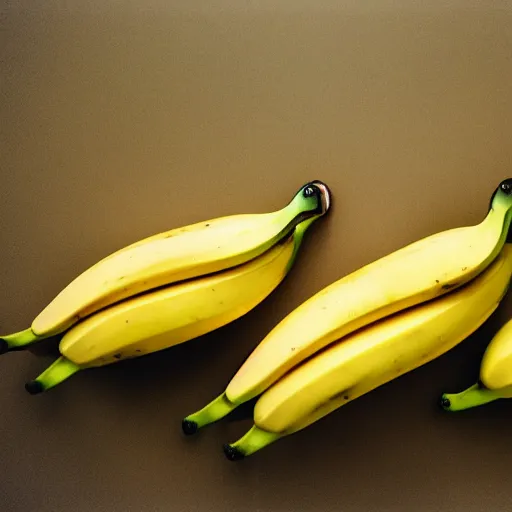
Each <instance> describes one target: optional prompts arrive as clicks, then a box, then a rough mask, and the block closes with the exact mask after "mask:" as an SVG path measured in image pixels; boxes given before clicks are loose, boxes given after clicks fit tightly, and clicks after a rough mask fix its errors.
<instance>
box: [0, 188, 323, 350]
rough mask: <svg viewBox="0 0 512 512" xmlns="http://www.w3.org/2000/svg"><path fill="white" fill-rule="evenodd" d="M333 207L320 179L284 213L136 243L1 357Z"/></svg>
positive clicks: (260, 245) (17, 336) (73, 288)
mask: <svg viewBox="0 0 512 512" xmlns="http://www.w3.org/2000/svg"><path fill="white" fill-rule="evenodd" d="M329 206H330V193H329V190H328V188H327V186H326V185H325V184H324V183H322V182H320V181H313V182H311V183H307V184H306V185H304V186H303V187H302V188H301V189H300V190H299V191H298V192H297V193H296V195H295V196H294V198H293V199H292V200H291V201H290V203H289V204H288V205H287V206H285V207H284V208H282V209H280V210H278V211H274V212H271V213H259V214H239V215H231V216H226V217H220V218H217V219H212V220H206V221H203V222H199V223H196V224H192V225H190V226H186V227H182V228H177V229H172V230H170V231H167V232H165V233H159V234H157V235H153V236H151V237H148V238H146V239H144V240H141V241H138V242H135V243H133V244H131V245H129V246H128V247H125V248H123V249H120V250H119V251H116V252H115V253H113V254H111V255H109V256H107V257H106V258H103V259H102V260H101V261H99V262H98V263H96V264H95V265H93V266H92V267H90V268H89V269H87V270H86V271H84V272H83V273H82V274H80V275H79V276H78V277H77V278H76V279H74V280H73V281H72V282H71V283H70V284H69V285H68V286H66V287H65V288H64V289H63V290H62V291H61V292H60V293H59V294H58V295H57V296H56V297H55V298H54V299H53V300H52V301H51V302H50V303H49V304H48V305H47V306H46V307H45V308H44V309H43V310H42V311H41V313H39V315H37V317H36V318H35V319H34V320H33V322H32V325H31V327H30V328H29V329H25V330H23V331H20V332H17V333H14V334H10V335H7V336H1V337H0V353H2V352H7V351H9V350H13V349H20V348H22V347H24V346H27V345H29V344H31V343H34V342H36V341H39V340H41V339H43V338H46V337H49V336H52V335H56V334H61V333H63V332H65V331H66V330H67V329H69V328H70V327H71V326H72V325H74V324H75V323H77V322H78V321H79V320H81V319H83V318H86V317H88V316H89V315H91V314H93V313H95V312H96V311H99V310H101V309H103V308H105V307H108V306H110V305H112V304H116V303H118V302H120V301H122V300H124V299H127V298H130V297H133V296H135V295H138V294H140V293H144V292H146V291H148V290H152V289H155V288H158V287H161V286H166V285H169V284H173V283H177V282H181V281H184V280H188V279H193V278H197V277H201V276H204V275H208V274H213V273H215V272H219V271H222V270H225V269H228V268H233V267H235V266H237V265H241V264H243V263H246V262H248V261H250V260H252V259H254V258H256V257H258V256H259V255H261V254H263V253H264V252H265V251H267V250H268V249H269V248H271V247H272V246H273V245H274V244H275V243H276V242H278V241H279V240H281V239H282V238H284V237H286V236H288V235H289V234H290V233H291V232H293V229H294V228H295V226H296V225H297V224H298V223H299V222H301V221H303V220H305V219H308V218H311V217H313V216H318V215H320V214H325V213H326V212H327V211H328V209H329Z"/></svg>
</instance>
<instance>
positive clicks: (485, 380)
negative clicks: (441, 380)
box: [440, 319, 512, 411]
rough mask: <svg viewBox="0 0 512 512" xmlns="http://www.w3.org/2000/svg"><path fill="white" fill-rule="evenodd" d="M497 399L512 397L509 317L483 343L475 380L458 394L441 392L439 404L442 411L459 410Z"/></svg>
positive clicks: (511, 331)
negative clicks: (476, 379)
mask: <svg viewBox="0 0 512 512" xmlns="http://www.w3.org/2000/svg"><path fill="white" fill-rule="evenodd" d="M500 398H512V319H511V320H509V321H508V322H506V323H505V325H503V327H501V329H499V330H498V332H497V333H496V335H495V336H494V337H493V338H492V340H491V342H490V343H489V345H488V346H487V348H486V350H485V352H484V355H483V357H482V361H481V364H480V378H479V380H478V382H476V383H475V384H473V385H472V386H470V387H469V388H467V389H465V390H464V391H461V392H460V393H443V395H442V396H441V400H440V405H441V407H443V409H445V410H446V411H462V410H465V409H471V408H473V407H479V406H481V405H484V404H487V403H489V402H494V401H495V400H498V399H500Z"/></svg>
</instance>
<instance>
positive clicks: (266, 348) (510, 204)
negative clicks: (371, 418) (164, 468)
mask: <svg viewBox="0 0 512 512" xmlns="http://www.w3.org/2000/svg"><path fill="white" fill-rule="evenodd" d="M511 219H512V179H508V180H505V181H503V182H502V183H501V184H500V185H499V187H498V188H497V189H496V190H495V192H494V194H493V197H492V198H491V201H490V207H489V210H488V213H487V215H486V216H485V218H484V219H483V220H482V221H481V222H480V223H479V224H477V225H474V226H467V227H460V228H455V229H451V230H447V231H444V232H441V233H437V234H434V235H431V236H429V237H426V238H424V239H422V240H419V241H417V242H414V243H412V244H410V245H408V246H406V247H403V248H401V249H399V250H397V251H395V252H393V253H391V254H389V255H387V256H385V257H383V258H380V259H378V260H376V261H374V262H372V263H370V264H368V265H366V266H364V267H362V268H360V269H358V270H356V271H355V272H353V273H351V274H349V275H346V276H344V277H342V278H341V279H339V280H338V281H336V282H334V283H332V284H331V285H329V286H327V287H326V288H324V289H323V290H321V291H320V292H318V293H317V294H315V295H314V296H312V297H311V298H309V299H308V300H306V301H305V302H304V303H303V304H301V305H300V306H299V307H297V308H296V309H295V310H294V311H292V312H291V313H290V314H289V315H288V316H287V317H285V318H284V319H283V320H281V322H279V323H278V324H277V325H276V326H275V327H274V329H272V330H271V331H270V333H268V334H267V336H266V337H265V338H264V339H263V340H262V341H261V342H260V343H259V345H258V346H257V347H256V348H255V349H254V350H253V352H252V353H251V354H250V355H249V357H248V358H247V359H246V361H245V362H244V363H243V364H242V366H241V367H240V369H239V370H238V371H237V372H236V374H235V375H234V376H233V378H232V379H231V381H230V382H229V383H228V384H227V386H226V388H225V389H224V391H223V392H222V393H221V394H220V395H219V396H217V397H216V398H214V399H213V400H212V402H210V403H209V404H207V405H206V406H205V407H203V408H202V409H201V410H199V411H197V412H195V413H193V414H190V415H189V416H187V417H186V418H185V419H184V420H183V421H182V428H183V431H184V432H185V434H188V435H191V434H194V433H195V432H197V431H198V430H199V429H200V428H202V427H204V426H206V425H208V424H210V423H213V422H215V421H218V420H220V419H221V418H223V417H224V416H226V415H228V414H229V413H231V412H232V411H233V410H235V409H236V408H237V407H239V406H240V405H242V404H248V403H250V401H251V400H252V401H255V405H254V407H253V414H252V416H253V423H254V424H253V426H252V427H251V428H250V429H249V431H248V432H247V433H246V434H245V435H244V436H243V437H241V438H240V439H239V440H237V441H235V442H233V443H230V444H226V445H225V446H224V452H225V454H226V456H227V457H228V458H229V459H230V460H238V459H241V458H243V457H246V456H248V455H251V454H253V453H255V452H257V451H258V450H261V449H262V448H264V447H265V446H268V445H269V444H271V443H273V442H275V441H277V440H278V439H281V438H283V437H285V436H288V435H290V434H293V433H295V432H298V431H300V430H302V429H304V428H305V427H307V426H309V425H311V424H312V423H314V422H316V421H318V420H320V419H321V418H323V417H325V416H326V415H328V414H330V413H331V412H333V411H334V410H336V409H339V408H340V407H342V406H343V405H345V404H347V403H349V402H351V401H352V400H355V399H356V398H358V397H360V396H362V395H364V394H366V393H368V392H370V391H372V390H374V389H375V388H377V387H379V386H381V385H383V384H385V383H387V382H389V381H391V380H393V379H395V378H397V377H399V376H401V375H403V374H405V373H407V372H410V371H412V370H414V369H415V368H418V367H419V366H421V365H424V364H426V363H428V362H429V361H432V360H433V359H435V358H437V357H439V356H440V355H442V354H444V353H446V352H447V351H448V350H450V349H452V348H453V347H455V346H456V345H457V344H458V343H460V342H461V341H463V340H464V339H466V338H467V337H468V336H469V335H470V334H472V333H473V332H474V331H475V330H477V329H478V328H479V327H480V326H481V325H482V324H483V323H484V322H485V321H486V320H487V319H488V318H489V317H490V316H491V315H492V314H493V312H494V311H495V310H496V308H497V307H498V305H499V304H500V302H501V301H502V299H503V297H504V296H505V294H506V293H507V291H508V289H509V283H510V279H511V276H512V243H510V242H512V237H511V236H509V229H510V223H511ZM505 330H507V329H505ZM508 332H511V335H507V332H505V333H504V334H503V335H502V336H498V337H497V338H496V340H495V341H494V343H495V345H496V346H498V347H499V348H494V347H492V346H491V347H490V348H489V352H488V354H487V356H486V359H485V361H484V365H483V370H482V379H481V380H482V382H483V383H485V385H487V386H489V387H490V388H491V389H493V392H492V395H490V391H488V390H486V391H485V392H484V391H483V390H482V389H481V387H482V386H483V384H481V383H480V384H479V385H480V388H479V390H478V395H477V396H478V397H483V396H485V397H489V396H498V395H499V394H503V395H504V394H507V393H509V394H511V395H512V372H511V371H510V370H508V368H510V364H509V362H508V359H507V358H508V357H511V356H512V324H511V325H510V326H508ZM508 347H510V348H508ZM505 354H506V355H505ZM498 389H499V391H498ZM471 393H472V395H471V398H470V392H466V394H464V398H462V397H461V398H457V399H455V397H453V396H451V395H450V396H444V397H443V401H444V404H445V407H446V406H447V405H448V404H451V407H452V408H455V407H459V408H460V407H461V406H462V404H467V403H471V402H473V403H474V402H475V401H476V400H477V398H474V396H476V395H475V393H476V391H475V390H472V391H471ZM481 400H483V398H481Z"/></svg>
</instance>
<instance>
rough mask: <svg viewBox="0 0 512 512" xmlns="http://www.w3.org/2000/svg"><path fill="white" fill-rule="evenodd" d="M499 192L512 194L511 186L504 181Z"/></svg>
mask: <svg viewBox="0 0 512 512" xmlns="http://www.w3.org/2000/svg"><path fill="white" fill-rule="evenodd" d="M501 190H503V192H505V193H506V194H510V193H512V184H511V183H510V182H508V181H506V182H505V183H502V184H501Z"/></svg>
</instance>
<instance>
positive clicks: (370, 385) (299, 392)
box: [224, 244, 512, 460]
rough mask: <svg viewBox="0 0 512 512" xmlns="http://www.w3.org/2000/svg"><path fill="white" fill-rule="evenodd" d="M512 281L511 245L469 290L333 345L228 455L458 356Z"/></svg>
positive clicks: (281, 390) (259, 412)
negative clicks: (440, 359) (435, 362)
mask: <svg viewBox="0 0 512 512" xmlns="http://www.w3.org/2000/svg"><path fill="white" fill-rule="evenodd" d="M511 277H512V244H507V245H506V246H505V247H504V249H503V251H502V252H501V254H500V255H499V256H498V258H497V259H496V260H495V261H494V262H493V263H492V264H491V266H490V267H489V268H488V269H487V270H485V271H484V273H483V274H481V275H480V276H478V277H477V278H475V279H474V280H473V281H472V282H470V283H469V284H467V285H466V286H464V287H462V288H460V289H458V290H456V291H453V292H451V293H449V294H447V295H445V296H443V297H440V298H437V299H435V300H433V301H430V302H428V303H425V304H421V305H418V306H415V307H413V308H411V309H409V310H407V311H402V312H400V313H398V314H397V315H394V316H391V317H389V318H385V319H383V320H381V321H379V322H376V323H374V324H372V325H370V326H368V327H365V328H364V329H362V330H360V331H358V332H356V333H353V334H351V335H349V336H347V337H346V338H344V339H343V340H341V341H340V342H338V343H336V344H333V345H331V346H330V347H328V348H327V349H326V350H325V351H323V352H322V353H320V354H318V355H316V356H314V357H313V358H312V359H310V360H308V361H306V362H304V363H303V364H302V365H300V366H298V367H297V368H295V369H293V370H292V371H291V372H290V373H288V374H287V375H285V376H284V377H283V378H282V379H281V380H279V381H278V382H276V383H275V384H273V385H272V386H271V387H270V388H269V389H267V390H266V391H265V392H264V393H263V394H262V395H261V396H260V397H259V400H258V401H257V402H256V405H255V407H254V426H253V427H252V428H251V430H250V431H249V432H248V433H247V434H246V435H245V436H244V437H243V438H241V439H240V440H239V441H237V442H235V443H233V444H229V445H226V446H225V447H224V451H225V454H226V456H227V457H228V458H229V459H231V460H237V459H240V458H242V457H244V456H247V455H250V454H252V453H254V452H255V451H258V450H260V449H261V448H263V447H264V446H267V445H268V444H270V443H272V442H274V441H276V440H278V439H280V438H282V437H284V436H287V435H290V434H292V433H295V432H297V431H299V430H302V429H304V428H306V427H307V426H309V425H311V424H312V423H314V422H316V421H318V420H319V419H321V418H323V417H325V416H326V415H327V414H329V413H331V412H333V411H334V410H336V409H338V408H340V407H342V406H343V405H345V404H347V403H349V402H351V401H353V400H355V399H357V398H358V397H360V396H362V395H364V394H366V393H368V392H370V391H372V390H374V389H375V388H377V387H379V386H382V385H383V384H385V383H387V382H390V381H391V380H393V379H396V378H398V377H399V376H401V375H403V374H405V373H408V372H411V371H412V370H414V369H416V368H418V367H419V366H422V365H424V364H426V363H428V362H430V361H432V360H433V359H435V358H437V357H439V356H441V355H442V354H444V353H445V352H447V351H448V350H451V349H452V348H453V347H454V346H456V345H457V344H458V343H460V342H461V341H463V340H465V339H466V338H467V337H468V336H469V335H470V334H472V333H473V332H474V331H475V330H476V329H478V328H479V327H480V326H481V325H482V324H483V323H484V322H485V321H486V320H487V319H488V318H489V317H490V315H491V314H492V313H493V312H494V311H495V310H496V308H497V307H498V305H499V303H500V302H501V300H502V298H503V296H504V295H505V293H506V292H507V290H508V288H509V283H510V278H511Z"/></svg>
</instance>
